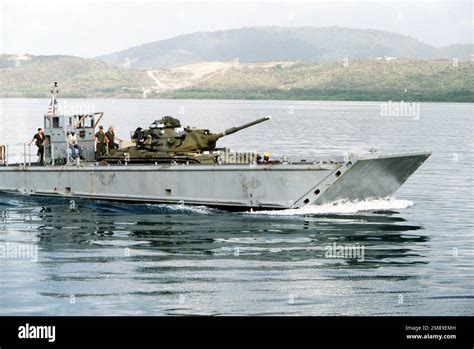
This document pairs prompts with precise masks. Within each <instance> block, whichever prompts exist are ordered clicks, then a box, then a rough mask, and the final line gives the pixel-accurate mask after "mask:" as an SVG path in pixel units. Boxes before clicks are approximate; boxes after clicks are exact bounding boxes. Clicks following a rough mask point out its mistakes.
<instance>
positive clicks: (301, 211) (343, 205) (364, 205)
mask: <svg viewBox="0 0 474 349" xmlns="http://www.w3.org/2000/svg"><path fill="white" fill-rule="evenodd" d="M411 206H413V202H412V201H410V200H401V199H395V198H387V199H368V200H363V201H354V202H353V201H345V200H339V201H335V202H333V203H328V204H324V205H306V206H304V207H301V208H297V209H286V210H280V211H279V210H270V211H254V212H252V211H251V212H247V213H248V214H253V215H271V216H298V215H317V214H352V213H357V212H361V211H384V210H388V211H390V210H402V209H405V208H408V207H411Z"/></svg>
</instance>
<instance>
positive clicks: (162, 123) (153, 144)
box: [99, 116, 271, 163]
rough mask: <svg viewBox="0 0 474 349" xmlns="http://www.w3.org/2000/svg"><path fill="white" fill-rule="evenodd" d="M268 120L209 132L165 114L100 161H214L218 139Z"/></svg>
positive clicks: (217, 152) (264, 118) (267, 117)
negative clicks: (129, 144) (130, 142)
mask: <svg viewBox="0 0 474 349" xmlns="http://www.w3.org/2000/svg"><path fill="white" fill-rule="evenodd" d="M270 119H271V116H265V117H262V118H259V119H256V120H254V121H251V122H248V123H246V124H243V125H240V126H236V127H231V128H229V129H227V130H225V131H223V132H219V133H212V132H211V131H209V130H208V129H201V128H195V127H182V126H181V122H180V121H179V120H178V119H175V118H173V117H171V116H164V117H163V118H161V119H160V120H156V121H154V122H153V123H152V124H151V125H150V127H149V128H148V129H146V130H144V129H143V128H141V127H138V128H137V129H136V130H135V131H134V132H132V136H131V139H132V144H133V145H132V146H128V147H124V148H121V149H118V150H111V151H110V152H109V153H108V154H107V155H105V156H103V157H101V158H100V159H99V160H101V161H105V162H108V163H121V162H135V163H169V162H176V163H216V162H218V159H219V155H220V150H222V149H219V148H217V141H218V140H219V139H220V138H222V137H225V136H228V135H231V134H233V133H236V132H238V131H241V130H243V129H245V128H248V127H251V126H254V125H257V124H259V123H261V122H264V121H267V120H270Z"/></svg>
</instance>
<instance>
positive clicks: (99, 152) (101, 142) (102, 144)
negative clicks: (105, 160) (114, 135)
mask: <svg viewBox="0 0 474 349" xmlns="http://www.w3.org/2000/svg"><path fill="white" fill-rule="evenodd" d="M94 138H95V142H96V144H97V147H96V151H95V157H96V159H98V158H100V157H101V156H103V155H105V152H106V145H107V138H106V137H105V133H104V127H103V126H99V131H97V132H96V134H95V135H94Z"/></svg>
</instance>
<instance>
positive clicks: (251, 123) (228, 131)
mask: <svg viewBox="0 0 474 349" xmlns="http://www.w3.org/2000/svg"><path fill="white" fill-rule="evenodd" d="M271 118H272V117H271V115H267V116H264V117H263V118H259V119H257V120H254V121H251V122H247V123H246V124H243V125H240V126H235V127H231V128H228V129H227V130H225V131H223V132H220V133H216V134H215V135H214V136H215V139H219V138H222V137H224V136H228V135H231V134H232V133H236V132H239V131H240V130H243V129H244V128H247V127H251V126H254V125H257V124H259V123H261V122H264V121H267V120H270V119H271Z"/></svg>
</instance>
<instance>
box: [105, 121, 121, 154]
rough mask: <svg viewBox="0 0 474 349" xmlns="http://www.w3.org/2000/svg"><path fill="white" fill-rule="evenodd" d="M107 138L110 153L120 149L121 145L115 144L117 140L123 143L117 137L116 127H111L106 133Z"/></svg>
mask: <svg viewBox="0 0 474 349" xmlns="http://www.w3.org/2000/svg"><path fill="white" fill-rule="evenodd" d="M105 137H106V138H107V149H108V150H109V152H110V151H112V150H115V149H118V148H119V145H118V144H117V143H115V142H114V141H115V139H118V140H119V141H121V139H120V138H118V137H115V132H114V127H113V126H110V127H109V129H108V131H107V132H106V133H105Z"/></svg>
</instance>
